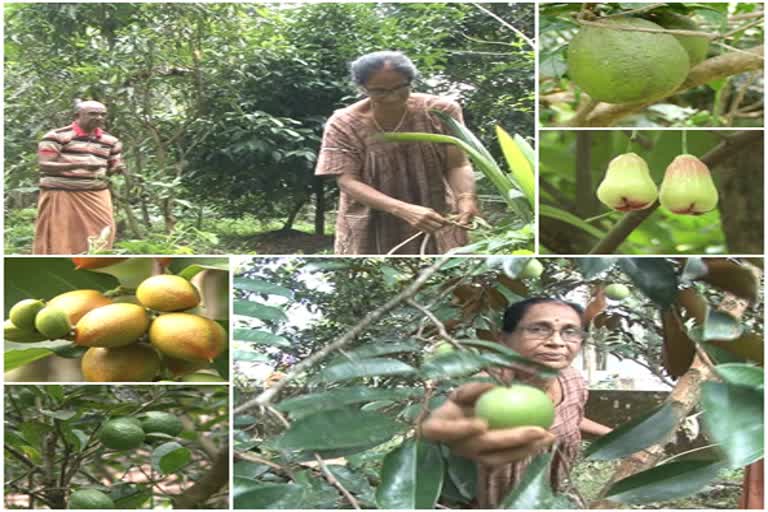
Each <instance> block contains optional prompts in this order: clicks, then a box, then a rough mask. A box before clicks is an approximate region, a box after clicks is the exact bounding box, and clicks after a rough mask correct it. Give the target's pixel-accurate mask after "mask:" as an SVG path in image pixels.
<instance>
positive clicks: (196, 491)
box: [173, 444, 229, 509]
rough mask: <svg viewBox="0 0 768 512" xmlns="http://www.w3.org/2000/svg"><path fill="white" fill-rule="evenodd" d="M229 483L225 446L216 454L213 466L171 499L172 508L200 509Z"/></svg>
mask: <svg viewBox="0 0 768 512" xmlns="http://www.w3.org/2000/svg"><path fill="white" fill-rule="evenodd" d="M227 483H229V445H228V444H225V445H224V446H223V447H222V448H221V449H220V450H219V452H218V453H217V454H216V458H215V459H214V460H213V464H212V465H211V467H210V469H209V470H208V471H206V472H205V474H204V475H203V476H202V477H200V479H199V480H198V481H197V482H195V484H194V485H193V486H192V487H190V488H188V489H185V490H183V491H182V494H180V495H178V496H176V497H175V498H174V499H173V505H174V508H179V509H191V508H202V507H201V505H203V503H205V501H206V500H207V499H208V498H210V497H211V496H212V495H213V494H215V493H216V492H218V490H219V489H221V488H222V487H223V486H225V485H227Z"/></svg>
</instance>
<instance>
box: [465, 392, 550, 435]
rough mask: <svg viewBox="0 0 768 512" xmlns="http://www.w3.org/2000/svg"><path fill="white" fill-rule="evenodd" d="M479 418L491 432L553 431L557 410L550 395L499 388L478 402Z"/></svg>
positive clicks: (476, 403) (486, 393) (476, 409)
mask: <svg viewBox="0 0 768 512" xmlns="http://www.w3.org/2000/svg"><path fill="white" fill-rule="evenodd" d="M475 416H476V417H478V418H482V419H484V420H485V421H486V422H487V423H488V427H489V428H491V429H494V430H495V429H503V428H514V427H532V426H535V427H541V428H545V429H547V428H549V427H551V426H552V422H553V421H554V420H555V406H554V404H553V403H552V400H550V398H549V397H548V396H547V394H546V393H544V392H543V391H541V390H540V389H538V388H534V387H532V386H524V385H520V384H515V385H512V386H509V387H506V386H499V387H495V388H493V389H491V390H489V391H486V392H485V393H483V394H482V395H481V396H480V398H479V399H478V400H477V402H475Z"/></svg>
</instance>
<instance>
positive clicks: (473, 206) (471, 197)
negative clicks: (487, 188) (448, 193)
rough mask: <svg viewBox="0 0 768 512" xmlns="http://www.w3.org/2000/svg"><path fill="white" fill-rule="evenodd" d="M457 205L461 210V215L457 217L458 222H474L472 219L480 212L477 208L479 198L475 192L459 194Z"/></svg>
mask: <svg viewBox="0 0 768 512" xmlns="http://www.w3.org/2000/svg"><path fill="white" fill-rule="evenodd" d="M456 206H457V209H458V211H459V217H458V218H457V219H456V222H458V223H459V224H464V225H468V224H472V219H474V218H475V215H477V214H478V213H480V210H479V209H478V208H477V198H476V196H475V194H471V193H466V194H459V196H458V199H457V200H456Z"/></svg>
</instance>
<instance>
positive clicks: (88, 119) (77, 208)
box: [34, 101, 123, 254]
mask: <svg viewBox="0 0 768 512" xmlns="http://www.w3.org/2000/svg"><path fill="white" fill-rule="evenodd" d="M106 116H107V108H106V107H105V106H104V105H103V104H102V103H99V102H98V101H83V102H80V103H79V104H78V105H77V107H76V110H75V121H74V122H73V123H72V124H71V125H69V126H65V127H63V128H58V129H56V130H52V131H50V132H48V133H46V134H45V136H44V137H43V139H42V140H41V141H40V143H39V145H38V150H37V155H38V162H39V166H40V197H39V199H38V203H37V223H36V224H35V243H34V253H35V254H80V253H84V252H88V250H89V245H90V244H93V245H94V248H95V249H101V250H103V249H110V248H111V247H112V243H113V242H114V240H115V221H114V219H113V216H112V196H111V194H110V191H109V183H108V182H107V176H108V175H110V174H113V173H116V172H122V171H123V161H122V158H121V151H122V144H121V143H120V141H119V140H118V139H116V138H115V137H113V136H112V135H110V134H109V133H107V132H105V131H104V130H103V127H104V120H105V119H106Z"/></svg>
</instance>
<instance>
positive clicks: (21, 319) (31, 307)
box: [8, 299, 45, 331]
mask: <svg viewBox="0 0 768 512" xmlns="http://www.w3.org/2000/svg"><path fill="white" fill-rule="evenodd" d="M44 307H45V303H44V302H43V301H41V300H37V299H24V300H20V301H19V302H17V303H16V304H14V305H13V307H12V308H11V310H10V311H9V312H8V317H9V318H10V319H11V322H13V324H14V325H15V326H16V327H20V328H21V329H26V330H27V331H31V330H34V328H35V317H36V316H37V313H39V312H40V310H41V309H43V308H44Z"/></svg>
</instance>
